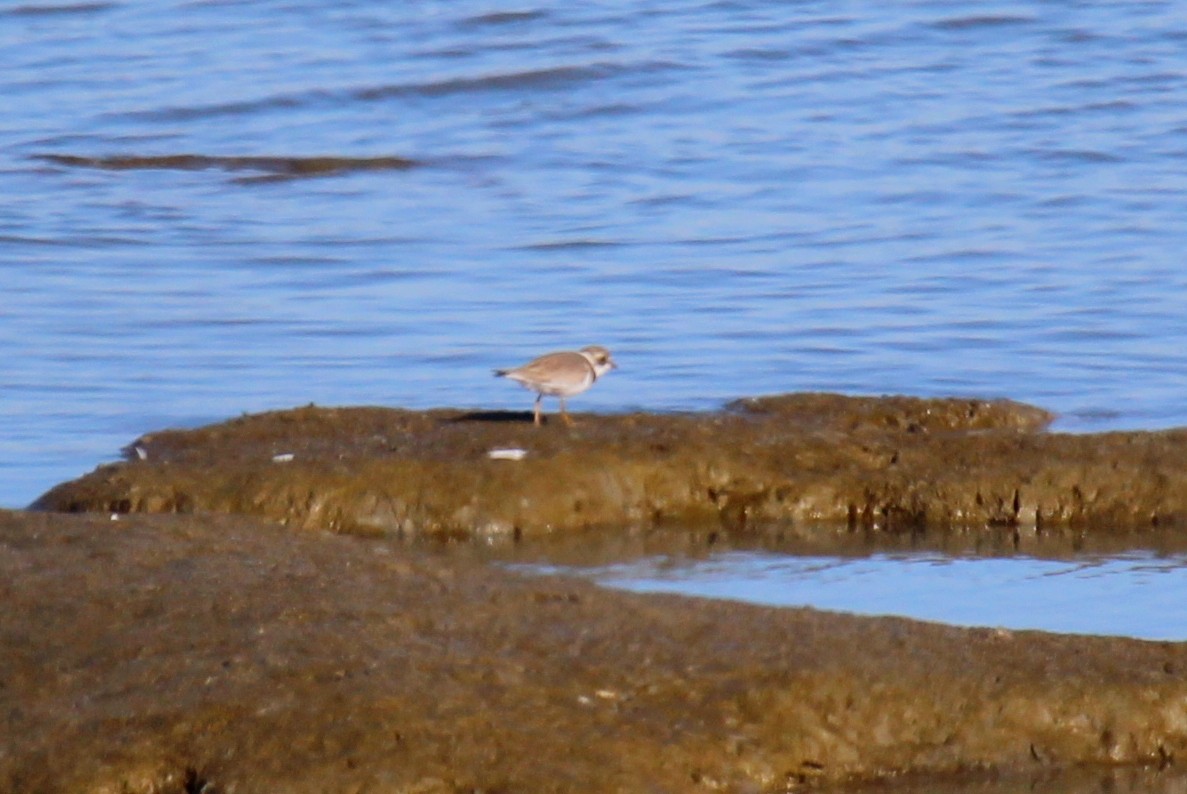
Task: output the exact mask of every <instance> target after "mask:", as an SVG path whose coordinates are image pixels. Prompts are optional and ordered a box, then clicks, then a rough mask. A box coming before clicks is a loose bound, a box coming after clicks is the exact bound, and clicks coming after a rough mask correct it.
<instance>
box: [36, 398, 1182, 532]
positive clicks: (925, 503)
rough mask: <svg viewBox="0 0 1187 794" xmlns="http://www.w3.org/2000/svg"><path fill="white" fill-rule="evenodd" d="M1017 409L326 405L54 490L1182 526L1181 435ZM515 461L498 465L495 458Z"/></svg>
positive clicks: (594, 512) (281, 500) (553, 516)
mask: <svg viewBox="0 0 1187 794" xmlns="http://www.w3.org/2000/svg"><path fill="white" fill-rule="evenodd" d="M1050 418H1051V417H1050V415H1049V414H1047V413H1046V412H1044V411H1042V410H1041V409H1038V408H1033V407H1031V406H1026V405H1020V404H1018V403H1012V402H1008V401H997V402H985V401H978V400H957V399H951V400H921V399H913V398H905V397H888V398H851V397H840V396H837V395H828V394H801V395H785V396H781V397H768V398H759V399H751V400H743V401H740V402H738V403H736V404H734V405H732V406H730V407H729V408H728V409H727V410H725V411H720V412H716V413H709V414H676V415H672V414H668V415H653V414H629V415H613V416H585V417H582V418H581V421H580V424H579V426H578V427H576V428H573V429H569V428H565V427H562V426H560V424H559V423H553V424H551V425H549V426H545V427H543V428H535V427H533V426H532V425H531V423H530V421H529V420H528V416H527V415H526V414H525V415H520V414H507V413H489V414H475V413H463V412H460V411H448V410H438V411H427V412H412V411H401V410H391V409H382V408H337V409H335V408H316V407H312V406H310V407H307V408H300V409H295V410H289V411H278V412H273V413H266V414H259V415H254V416H245V417H242V418H239V419H235V420H232V421H229V422H225V423H223V424H219V425H213V426H210V427H205V428H200V429H197V430H188V431H163V432H158V433H152V434H150V435H146V436H144V437H142V438H140V439H138V440H137V441H136V442H134V443H133V444H132V445H131V446H130V448H129V449H130V454H129V457H130V460H128V461H127V462H123V463H118V464H112V465H108V466H103V467H100V468H99V469H97V470H96V471H94V472H92V473H91V474H88V475H86V476H84V477H82V478H80V479H78V480H75V481H73V482H70V483H65V484H63V485H61V486H58V487H56V488H54V489H52V490H51V491H49V492H48V493H47V494H45V495H44V496H43V497H41V498H40V499H39V500H38V501H37V502H36V503H35V505H34V507H36V508H39V509H46V510H58V511H70V512H80V511H102V512H118V513H127V512H178V513H189V512H223V513H241V514H255V515H261V516H265V517H268V518H271V519H275V520H278V521H282V522H284V523H286V524H288V525H291V526H297V527H308V528H321V529H330V530H335V531H347V532H362V533H374V532H379V533H399V534H418V533H429V534H433V533H437V534H468V533H480V534H514V535H521V534H523V535H530V534H543V533H548V532H552V531H559V530H573V529H579V528H585V527H602V526H612V527H624V526H631V527H652V526H664V525H667V526H672V525H679V526H691V525H701V526H705V525H711V526H721V527H724V528H726V529H729V530H737V529H749V528H754V527H758V526H762V525H764V524H766V523H771V522H782V523H786V522H789V521H790V522H800V523H804V522H809V523H839V524H842V525H848V526H853V527H864V528H877V529H889V530H899V529H919V528H948V527H980V528H984V527H986V526H994V527H1020V528H1024V529H1028V530H1030V529H1037V530H1040V531H1041V530H1045V529H1048V528H1053V527H1068V526H1070V527H1086V528H1092V529H1118V528H1143V527H1150V526H1159V525H1161V526H1165V525H1167V524H1168V523H1171V522H1175V521H1178V520H1180V519H1182V518H1183V517H1184V516H1187V431H1184V430H1174V431H1165V432H1156V433H1107V434H1098V435H1071V434H1053V433H1045V432H1041V429H1042V428H1043V427H1044V426H1045V425H1046V423H1047V422H1048V421H1049V420H1050ZM507 448H513V449H522V450H525V451H526V456H525V457H524V458H523V459H522V460H518V461H510V460H492V459H491V458H490V457H489V453H490V452H491V451H492V450H498V449H507Z"/></svg>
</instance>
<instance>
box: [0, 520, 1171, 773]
mask: <svg viewBox="0 0 1187 794" xmlns="http://www.w3.org/2000/svg"><path fill="white" fill-rule="evenodd" d="M0 575H2V579H0V581H2V582H3V584H0V589H2V591H3V594H4V603H5V609H4V610H3V611H2V612H0V636H2V637H3V638H4V641H3V642H2V643H0V670H3V671H4V677H3V681H2V686H0V704H2V706H3V707H2V708H0V715H3V716H2V719H3V723H2V727H3V734H4V736H6V737H7V739H6V741H5V743H4V749H3V752H0V790H4V791H12V792H17V791H21V792H34V791H36V792H51V791H52V792H58V791H61V792H66V791H70V792H77V791H89V792H112V794H114V793H115V792H145V793H148V792H154V793H156V792H160V793H164V792H178V793H179V794H180V793H181V792H193V791H205V792H207V793H208V794H210V792H216V791H223V792H238V793H239V794H246V793H247V792H278V791H282V792H306V791H308V792H314V791H382V792H413V791H415V792H474V791H490V792H494V791H507V792H512V791H583V792H617V791H640V790H647V791H659V792H685V791H737V792H774V791H787V790H794V789H797V788H799V787H803V786H812V785H820V784H834V783H844V782H857V781H869V780H877V779H886V778H893V777H898V776H902V775H912V774H913V775H920V774H931V775H948V776H951V775H955V776H958V777H959V776H961V775H968V774H969V773H972V772H984V771H995V772H998V773H1001V772H1020V771H1021V772H1029V773H1034V772H1035V771H1049V770H1051V769H1055V768H1059V767H1062V766H1065V765H1083V764H1103V765H1119V764H1125V765H1141V766H1145V767H1149V768H1158V767H1166V766H1168V765H1171V764H1173V762H1174V760H1175V759H1176V758H1178V757H1181V756H1182V754H1183V752H1184V750H1185V749H1187V644H1180V643H1151V642H1141V641H1137V640H1129V639H1118V638H1096V637H1073V636H1062V635H1052V634H1043V633H1036V632H1010V631H1004V630H993V629H959V628H952V627H945V626H938V625H931V624H926V623H919V622H914V621H910V620H904V619H895V618H860V617H853V616H846V615H839V614H829V613H823V612H818V611H814V610H806V609H772V608H763V607H757V606H750V605H744V604H737V603H728V602H717V601H705V600H695V599H687V598H680V597H674V596H642V595H634V594H629V593H621V592H614V591H609V590H605V589H602V588H598V587H596V586H594V585H591V584H589V583H587V582H583V581H576V580H572V579H566V578H560V577H546V576H543V577H530V576H523V575H519V574H516V573H512V572H509V571H507V570H505V569H502V568H499V567H496V566H490V565H484V564H481V563H477V562H474V561H472V560H469V559H467V558H466V557H465V555H457V554H450V553H441V552H431V551H426V550H418V549H416V548H414V547H410V546H407V545H403V546H401V545H394V546H393V545H392V544H391V543H390V542H389V541H385V540H379V539H372V538H357V537H343V536H333V535H328V534H325V533H309V532H304V533H293V532H291V531H288V530H285V529H283V528H280V527H277V526H275V525H272V524H267V523H264V522H261V521H258V520H255V519H250V518H244V517H234V516H131V517H121V518H118V519H117V520H115V521H113V520H112V519H111V518H110V517H108V516H93V515H92V516H62V515H52V514H45V513H3V514H0Z"/></svg>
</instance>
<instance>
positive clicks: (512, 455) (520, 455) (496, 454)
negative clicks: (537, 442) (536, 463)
mask: <svg viewBox="0 0 1187 794" xmlns="http://www.w3.org/2000/svg"><path fill="white" fill-rule="evenodd" d="M527 454H528V451H527V450H526V449H520V448H519V447H505V448H503V449H492V450H491V451H490V452H488V453H486V456H487V457H488V458H490V459H491V460H523V459H524V458H525V457H527Z"/></svg>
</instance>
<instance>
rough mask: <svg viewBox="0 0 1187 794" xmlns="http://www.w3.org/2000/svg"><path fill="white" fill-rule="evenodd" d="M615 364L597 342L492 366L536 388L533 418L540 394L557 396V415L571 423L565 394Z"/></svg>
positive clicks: (536, 417)
mask: <svg viewBox="0 0 1187 794" xmlns="http://www.w3.org/2000/svg"><path fill="white" fill-rule="evenodd" d="M617 366H618V365H617V364H615V363H614V359H612V358H610V351H609V350H607V349H606V348H604V347H602V346H601V345H590V346H589V347H583V348H581V349H580V350H562V351H559V352H556V353H545V354H544V355H542V356H540V357H539V358H536V359H533V360H531V361H529V362H528V363H526V364H524V365H523V366H522V367H515V368H514V369H496V370H495V375H496V376H497V377H500V378H509V379H511V380H513V381H516V382H517V383H519V384H521V385H522V386H523V387H524V388H527V389H531V390H532V391H534V392H536V407H535V412H534V419H533V421H534V422H535V424H537V425H538V424H540V422H541V417H540V401H541V400H543V399H544V395H546V394H547V395H548V396H549V397H559V398H560V401H561V419H563V420H564V422H565V424H567V425H572V424H573V420H572V419H570V418H569V415H568V414H567V413H565V398H566V397H572V396H573V395H574V394H581V392H583V391H585V390H586V389H588V388H589V387H590V386H592V385H594V381H596V380H597V379H598V378H600V377H602V376H603V375H605V374H606V373H607V372H609V371H610V370H612V369H614V368H616V367H617Z"/></svg>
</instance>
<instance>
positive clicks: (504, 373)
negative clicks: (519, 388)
mask: <svg viewBox="0 0 1187 794" xmlns="http://www.w3.org/2000/svg"><path fill="white" fill-rule="evenodd" d="M510 371H511V370H509V369H493V370H491V372H493V373H495V377H496V378H505V377H507V373H508V372H510Z"/></svg>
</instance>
